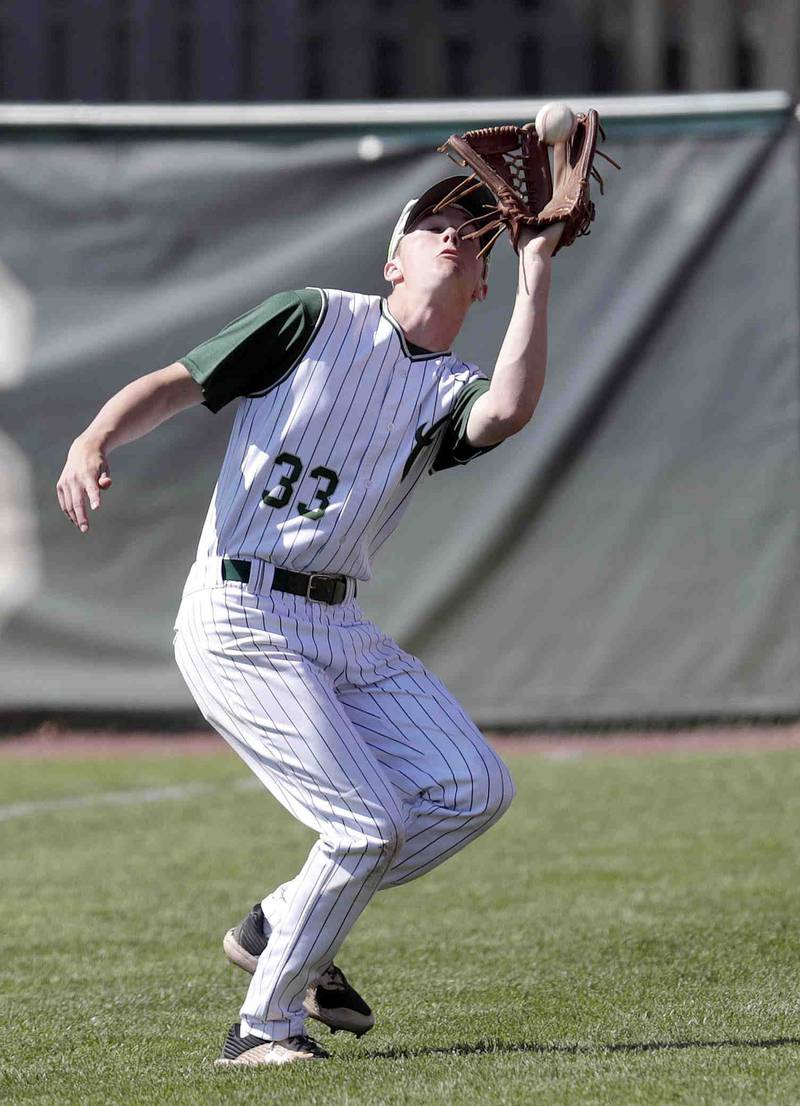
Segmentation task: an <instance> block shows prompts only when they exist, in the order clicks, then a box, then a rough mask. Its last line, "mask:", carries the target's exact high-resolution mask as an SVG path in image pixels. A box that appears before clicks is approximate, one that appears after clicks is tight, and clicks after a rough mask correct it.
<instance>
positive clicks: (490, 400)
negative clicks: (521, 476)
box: [467, 224, 561, 446]
mask: <svg viewBox="0 0 800 1106" xmlns="http://www.w3.org/2000/svg"><path fill="white" fill-rule="evenodd" d="M560 234H561V227H560V225H559V224H556V226H554V227H548V228H547V230H546V231H545V232H543V233H540V234H537V235H535V236H534V235H531V234H530V233H528V234H526V235H525V236H524V237H523V238H521V240H520V250H519V276H518V283H517V292H516V296H515V299H514V310H513V312H512V314H511V320H510V322H509V324H508V329H507V330H506V334H505V338H504V339H503V344H502V345H501V347H500V352H499V354H498V356H497V362H496V363H495V368H494V372H493V374H492V382H491V385H490V387H489V390H488V391H487V392H486V393H485V395H482V396H480V397H479V398H478V399H477V400H476V401H475V403H474V404H473V406H472V410H471V411H470V416H469V422H468V423H467V437H468V440H469V441H470V442H471V444H472V445H475V446H487V445H495V443H497V442H501V441H503V439H504V438H508V437H509V436H510V435H511V434H516V433H517V432H518V431H520V430H521V429H522V428H523V426H525V425H526V424H527V423H528V422H530V420H531V418H532V417H533V413H534V411H535V410H536V405H537V404H538V402H539V397H540V395H541V394H542V388H543V387H544V378H545V369H546V366H547V303H548V299H549V295H550V272H551V266H552V252H553V250H554V249H555V247H556V245H557V243H558V238H559V237H560Z"/></svg>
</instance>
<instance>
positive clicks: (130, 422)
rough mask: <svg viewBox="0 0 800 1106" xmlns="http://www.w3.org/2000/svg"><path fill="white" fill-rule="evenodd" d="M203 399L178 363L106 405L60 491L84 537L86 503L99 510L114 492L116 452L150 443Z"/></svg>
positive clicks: (74, 450)
mask: <svg viewBox="0 0 800 1106" xmlns="http://www.w3.org/2000/svg"><path fill="white" fill-rule="evenodd" d="M202 399H203V393H202V389H201V388H200V385H199V384H197V383H196V382H195V381H194V380H193V379H192V377H191V376H190V374H189V372H188V370H187V369H186V368H185V367H184V366H183V365H182V364H180V362H175V363H174V364H173V365H168V366H167V367H166V368H165V369H158V370H157V371H156V372H152V373H148V374H147V375H146V376H141V377H139V378H138V380H133V381H131V383H130V384H127V385H126V386H125V387H124V388H122V389H121V390H120V391H119V392H117V393H116V395H113V396H112V397H111V399H110V400H109V401H108V402H107V403H106V404H104V406H103V407H102V408H101V409H100V411H98V413H97V415H96V416H95V418H94V419H93V420H92V422H91V423H90V424H89V425H88V426H87V427H86V429H85V430H84V431H83V433H82V434H79V435H78V437H77V438H76V439H75V441H74V442H73V443H72V445H71V446H70V449H69V453H68V454H67V460H66V463H65V465H64V469H63V471H62V473H61V476H60V477H59V479H58V483H57V485H56V493H57V495H58V502H59V505H60V507H61V509H62V511H63V512H64V513H65V514H66V515H67V516H68V518H70V519H71V521H72V522H74V523H75V525H76V526H77V527H78V529H79V530H80V531H81V533H85V532H86V531H87V530H88V529H89V522H88V517H87V513H86V500H88V502H89V505H90V506H91V508H92V510H96V509H97V508H98V507H99V506H100V492H101V491H105V489H106V488H109V487H111V475H110V472H109V468H108V459H107V458H108V454H109V453H110V452H111V450H112V449H116V447H117V446H120V445H124V444H125V443H126V442H132V441H135V440H136V439H137V438H142V437H144V435H145V434H148V433H149V432H150V431H151V430H154V429H155V428H156V427H157V426H159V425H160V424H161V423H162V422H165V421H166V420H167V419H169V418H171V417H172V416H173V415H177V414H178V412H179V411H183V410H185V409H186V408H187V407H192V406H194V405H195V404H198V403H200V402H201V401H202Z"/></svg>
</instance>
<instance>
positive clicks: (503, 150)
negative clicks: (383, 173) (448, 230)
mask: <svg viewBox="0 0 800 1106" xmlns="http://www.w3.org/2000/svg"><path fill="white" fill-rule="evenodd" d="M598 132H599V134H600V136H601V137H602V138H603V139H605V132H604V131H603V128H602V126H601V125H600V119H599V117H598V114H597V112H596V111H595V110H594V109H593V108H592V109H590V110H589V111H588V112H586V113H585V114H584V113H579V114H578V115H576V117H575V126H574V127H573V129H572V132H571V134H570V136H569V138H568V139H567V140H566V141H565V142H557V143H555V144H554V146H553V171H552V173H551V170H550V158H549V156H548V152H547V146H546V145H545V143H544V142H542V141H541V139H540V138H539V136H538V134H537V133H536V127H535V124H533V123H525V124H524V125H523V126H521V127H518V126H515V125H514V124H502V125H500V126H497V127H482V128H480V129H479V130H474V131H466V132H465V133H464V134H453V135H451V136H450V137H449V138H448V139H447V141H446V142H445V143H444V144H443V145H441V146H440V147H439V151H440V152H441V153H446V154H447V155H448V156H449V157H450V158H452V160H453V161H455V162H456V163H457V164H459V165H461V166H467V167H469V168H471V169H472V173H471V174H470V176H469V177H466V178H465V179H464V181H463V183H461V184H459V185H457V186H456V187H455V188H454V189H453V190H452V191H451V192H450V193H448V195H447V196H445V197H444V198H443V199H442V200H440V201H439V203H438V204H437V205H436V207H435V208H434V209H433V210H434V212H439V211H441V210H442V209H443V208H445V207H447V206H449V205H450V204H454V203H458V202H459V200H460V199H462V198H463V197H464V196H467V195H469V194H470V192H473V191H474V190H475V189H476V188H479V187H480V186H481V184H485V185H486V186H488V188H489V189H490V190H491V192H492V193H493V195H494V197H495V199H496V201H497V202H496V205H495V206H494V207H491V208H489V209H488V210H487V211H486V212H485V213H484V214H482V215H477V216H475V218H473V219H469V220H467V222H466V223H463V224H462V227H461V229H462V231H463V229H464V227H467V226H472V227H473V230H472V231H470V233H469V234H465V235H463V237H464V238H478V237H482V236H483V235H485V234H489V233H491V232H492V231H494V234H492V237H491V238H490V239H489V240H488V241H487V242H486V243H485V244H484V245H483V246H482V248H481V250H480V253H479V255H478V256H479V257H482V256H483V255H484V254H485V253H486V252H487V251H488V250H490V249H491V247H492V246H493V244H494V243H495V241H496V240H497V238H498V237H499V236H500V235H501V234H502V233H503V231H504V230H508V234H509V238H510V239H511V245H512V246H513V247H514V249H515V250H518V249H519V238H520V234H521V233H522V230H523V228H525V227H533V228H536V229H538V230H541V229H543V228H544V227H548V226H551V225H552V224H553V223H564V230H563V231H562V234H561V238H560V240H559V243H558V245H557V247H556V249H555V250H554V251H553V253H554V254H555V253H557V252H558V250H560V249H562V248H563V247H564V246H570V245H571V244H572V243H573V242H574V241H575V239H576V238H579V237H581V236H582V235H585V234H588V233H589V229H590V223H591V222H592V220H593V219H594V217H595V206H594V203H593V202H592V200H591V197H590V195H589V181H590V179H593V180H596V181H597V183H598V185H599V187H600V193H601V195H602V193H603V178H602V177H601V176H600V173H599V172H598V171H597V168H596V167H595V165H594V158H595V155H596V154H599V155H600V156H601V157H604V158H605V159H606V161H609V162H610V163H611V164H612V165H613V166H614V167H615V168H617V169H619V168H620V166H619V165H618V164H617V162H616V161H614V159H613V158H611V157H609V155H608V154H606V153H603V151H602V150H598V149H597V136H598Z"/></svg>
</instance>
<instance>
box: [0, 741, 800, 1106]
mask: <svg viewBox="0 0 800 1106" xmlns="http://www.w3.org/2000/svg"><path fill="white" fill-rule="evenodd" d="M508 760H509V762H510V763H511V766H512V771H513V773H514V776H515V779H516V781H517V784H518V792H519V794H518V798H517V801H516V803H515V804H514V806H513V807H512V809H511V811H510V812H509V814H508V816H507V817H506V818H505V819H504V820H503V821H502V822H501V823H500V824H499V825H498V826H497V827H496V828H495V829H493V830H492V831H490V832H489V833H488V834H487V835H486V836H484V837H483V838H481V839H480V840H479V841H477V842H475V843H474V844H473V845H471V846H470V847H469V848H468V849H466V850H465V851H464V852H463V853H462V854H460V855H459V856H457V857H456V858H454V859H453V860H452V861H450V862H448V863H447V864H445V865H443V866H442V867H441V868H439V869H437V870H436V871H435V872H433V873H431V874H429V875H428V876H425V877H423V878H422V879H421V880H419V881H416V882H415V883H412V884H409V885H408V886H406V887H402V888H398V889H396V890H393V891H391V892H390V893H386V894H379V895H378V896H376V898H375V899H374V900H373V902H372V903H371V904H370V906H369V909H368V911H367V912H366V913H365V915H364V917H363V918H362V919H361V921H360V922H359V924H358V925H357V927H356V928H355V929H354V931H353V933H352V934H351V936H350V938H349V939H348V941H347V943H346V945H345V947H344V948H343V950H342V953H341V956H340V957H338V958H337V959H338V960H339V962H341V964H342V966H343V967H344V969H345V970H346V971H347V973H348V975H349V976H350V977H351V978H352V980H353V981H354V982H355V983H356V984H357V985H358V986H359V989H361V990H362V991H363V993H364V994H365V996H366V997H367V998H368V999H369V1001H370V1002H371V1003H372V1005H373V1006H374V1008H375V1010H376V1013H377V1016H378V1024H377V1026H376V1028H375V1029H374V1030H373V1032H372V1033H370V1034H369V1035H368V1036H366V1037H364V1038H363V1039H362V1040H361V1041H355V1040H353V1039H351V1038H346V1037H344V1036H343V1035H337V1036H336V1037H331V1036H330V1035H329V1034H328V1033H327V1031H326V1030H324V1029H321V1028H320V1030H319V1032H318V1036H319V1038H320V1040H321V1041H322V1042H323V1043H324V1044H325V1045H326V1047H328V1048H329V1049H330V1050H331V1051H332V1052H333V1054H334V1057H333V1059H332V1060H331V1061H329V1062H327V1063H325V1064H319V1065H312V1066H309V1067H305V1068H303V1069H302V1070H296V1069H295V1068H293V1069H286V1068H281V1069H276V1070H271V1069H268V1070H263V1071H249V1072H248V1071H242V1072H239V1071H236V1072H230V1071H227V1072H225V1071H223V1072H220V1071H216V1070H215V1069H214V1068H213V1063H212V1061H213V1059H214V1057H215V1056H216V1055H217V1053H218V1051H219V1048H220V1045H221V1042H222V1039H223V1037H224V1033H225V1031H226V1029H227V1026H228V1025H229V1023H230V1022H231V1021H233V1020H234V1018H235V1017H236V1011H237V1009H238V1006H239V1003H240V1001H241V997H242V995H243V993H244V989H245V986H246V983H247V977H246V976H245V975H244V974H243V973H241V972H239V971H237V970H236V969H234V968H232V967H230V966H229V965H227V964H226V963H225V961H224V959H223V957H222V954H221V949H220V940H221V937H222V934H223V933H224V931H225V929H226V928H227V927H228V926H230V925H231V924H232V923H233V922H235V921H237V920H238V919H239V918H240V917H241V915H242V914H243V913H244V912H245V910H246V909H247V908H248V907H249V906H250V905H251V903H252V902H253V901H255V899H256V898H257V897H259V896H260V895H261V894H262V893H263V891H264V890H265V889H266V888H268V887H271V886H273V885H275V884H277V883H278V882H280V881H282V880H284V879H286V878H288V877H289V876H291V875H292V874H293V873H294V872H295V871H296V870H297V868H298V867H299V866H300V864H301V863H302V861H303V858H304V855H305V853H306V851H307V849H308V847H309V845H310V844H311V842H312V841H313V835H312V834H311V833H309V831H307V830H305V829H304V828H303V827H302V826H299V825H298V824H297V823H295V822H294V821H293V820H292V819H291V818H289V816H288V815H286V814H285V813H284V812H283V811H282V810H281V809H280V808H279V807H278V806H277V804H276V803H275V802H274V801H273V800H271V799H270V798H269V797H268V796H266V795H264V794H263V793H262V792H260V791H259V790H247V789H244V790H242V789H241V788H240V784H241V783H242V781H249V779H250V777H249V776H248V774H247V773H246V772H245V771H244V770H243V769H242V768H241V767H240V766H239V765H238V764H237V762H236V761H235V758H232V757H231V758H226V757H217V758H209V760H208V761H207V762H202V763H198V762H197V761H195V760H193V759H192V758H186V759H182V758H177V759H170V761H169V762H166V761H164V760H152V761H146V762H142V761H140V760H137V761H136V762H135V763H134V762H131V763H130V764H128V765H127V766H126V765H125V764H124V763H122V762H115V764H114V769H113V780H111V785H112V786H113V787H116V788H120V789H125V784H126V782H127V784H128V787H127V789H128V790H131V791H133V790H136V789H141V788H146V787H151V788H158V787H175V786H179V785H181V784H183V785H198V784H202V785H203V786H204V787H207V788H208V789H207V790H204V791H202V792H197V793H196V794H190V795H188V796H185V797H184V798H183V799H182V801H180V802H167V801H165V802H158V803H146V804H125V805H123V804H115V805H108V804H105V803H102V804H97V805H94V806H87V807H82V808H73V809H70V810H68V811H66V810H65V811H62V812H52V813H51V814H48V816H47V817H41V818H40V817H39V816H38V815H32V816H30V817H26V818H17V819H13V820H8V821H6V822H4V823H3V825H2V827H0V842H2V847H1V848H0V879H1V880H2V886H3V895H2V896H0V994H2V1000H3V1001H2V1003H0V1018H2V1023H1V1024H0V1038H1V1039H0V1100H2V1101H3V1102H9V1103H17V1102H19V1103H29V1102H30V1103H32V1102H49V1101H58V1102H59V1103H82V1104H83V1103H88V1104H94V1103H97V1104H100V1103H104V1104H105V1103H116V1102H119V1103H123V1102H125V1103H186V1104H189V1103H192V1104H195V1103H223V1102H226V1103H227V1102H235V1103H239V1102H241V1103H250V1102H252V1103H256V1102H257V1103H259V1104H261V1103H275V1104H278V1103H280V1104H285V1103H286V1102H287V1101H292V1102H294V1103H297V1104H301V1106H304V1104H306V1103H308V1104H309V1106H312V1104H317V1103H319V1104H323V1103H324V1106H345V1104H348V1106H355V1104H359V1106H360V1104H361V1103H364V1104H365V1106H366V1104H370V1106H372V1104H382V1103H386V1104H387V1106H394V1104H395V1103H396V1104H398V1106H399V1104H403V1106H405V1104H417V1103H419V1104H420V1106H422V1104H423V1103H424V1104H426V1106H427V1104H438V1103H448V1104H449V1103H461V1102H463V1103H470V1104H472V1103H475V1104H477V1106H483V1104H487V1106H488V1104H490V1103H492V1104H493V1103H514V1104H516V1103H534V1104H538V1103H542V1104H545V1103H546V1104H547V1106H558V1104H561V1103H564V1104H569V1106H583V1104H589V1103H592V1104H595V1103H599V1104H605V1103H609V1104H612V1103H613V1104H614V1106H626V1104H628V1103H630V1104H637V1103H643V1104H648V1106H649V1104H653V1106H656V1104H658V1106H660V1104H663V1103H686V1104H687V1106H705V1104H720V1106H722V1104H724V1106H737V1104H739V1103H742V1104H744V1103H747V1104H748V1106H750V1104H753V1103H765V1104H766V1103H769V1104H770V1106H774V1104H781V1103H786V1104H787V1106H789V1104H792V1106H794V1104H795V1103H796V1102H798V1101H800V1081H799V1080H798V1076H797V1071H798V1070H800V1064H798V1061H800V1044H799V1043H798V1042H800V1006H799V1005H798V964H799V963H800V955H799V954H800V937H799V936H798V932H797V924H796V920H797V917H798V911H799V910H800V891H798V880H797V870H798V860H799V859H800V847H799V846H798V835H797V828H798V823H799V822H800V818H799V816H800V787H798V784H800V755H798V753H797V752H796V751H790V752H774V753H769V754H765V755H757V754H754V755H744V756H735V757H726V756H716V755H715V756H708V757H706V756H699V757H695V756H665V757H656V758H648V759H646V760H630V759H625V760H621V759H607V760H606V759H595V758H585V759H580V760H575V761H550V760H543V759H541V758H527V757H524V756H513V757H512V756H509V757H508ZM30 768H31V766H30V765H28V766H24V765H18V764H17V763H16V762H8V763H7V764H4V766H3V773H2V775H3V779H2V788H1V789H0V794H1V795H2V798H3V799H4V800H5V801H6V802H8V801H12V800H13V797H14V788H15V786H19V787H20V789H21V790H22V792H23V793H24V795H25V800H26V801H35V799H36V792H35V789H34V784H35V778H34V776H32V775H31V774H30ZM65 769H66V774H65V775H60V773H62V771H63V770H65ZM35 771H36V773H39V774H40V780H41V795H42V796H43V797H45V798H50V797H59V798H64V797H65V794H68V793H69V792H70V791H71V792H72V794H73V795H74V794H75V793H76V791H77V788H78V785H79V784H80V782H81V780H82V781H83V782H84V784H85V785H86V786H85V788H84V791H85V792H87V793H89V792H90V791H91V789H92V787H93V786H94V784H95V782H96V781H98V780H99V781H101V782H102V783H103V784H104V789H105V790H107V789H108V787H109V779H110V777H109V769H108V766H107V765H104V764H101V763H100V762H98V763H97V764H95V765H93V764H92V763H91V762H84V763H83V764H82V765H81V766H80V767H79V768H76V767H75V765H74V764H70V765H66V764H64V763H63V762H62V763H60V764H59V763H56V762H53V763H47V764H40V765H38V766H37V768H36V770H35ZM15 773H16V777H15ZM249 786H252V785H249Z"/></svg>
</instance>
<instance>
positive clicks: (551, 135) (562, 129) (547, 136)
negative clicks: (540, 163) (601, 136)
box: [536, 100, 575, 146]
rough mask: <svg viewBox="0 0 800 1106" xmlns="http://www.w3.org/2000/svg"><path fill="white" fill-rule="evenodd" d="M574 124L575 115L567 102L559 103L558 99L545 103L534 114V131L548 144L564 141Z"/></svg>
mask: <svg viewBox="0 0 800 1106" xmlns="http://www.w3.org/2000/svg"><path fill="white" fill-rule="evenodd" d="M574 126H575V116H574V115H573V113H572V109H571V108H570V106H569V104H562V103H559V101H558V100H552V101H551V102H550V103H549V104H545V105H544V107H541V108H540V109H539V114H538V115H537V116H536V133H537V134H538V135H539V138H540V139H541V141H542V142H544V143H546V144H547V145H548V146H555V144H556V142H566V140H567V139H568V138H569V136H570V135H571V134H572V128H573V127H574Z"/></svg>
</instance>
